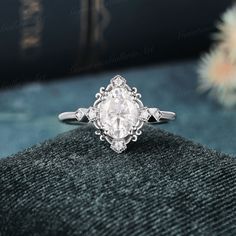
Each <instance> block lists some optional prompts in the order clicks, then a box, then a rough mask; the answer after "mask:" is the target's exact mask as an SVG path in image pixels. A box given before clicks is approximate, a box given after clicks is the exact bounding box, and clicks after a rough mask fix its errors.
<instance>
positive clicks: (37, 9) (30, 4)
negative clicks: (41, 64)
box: [19, 0, 43, 55]
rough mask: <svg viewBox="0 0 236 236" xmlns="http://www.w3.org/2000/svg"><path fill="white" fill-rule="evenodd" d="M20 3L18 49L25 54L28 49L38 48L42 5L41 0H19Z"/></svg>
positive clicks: (41, 28)
mask: <svg viewBox="0 0 236 236" xmlns="http://www.w3.org/2000/svg"><path fill="white" fill-rule="evenodd" d="M20 5H21V6H20V12H19V14H20V22H21V25H22V27H21V36H20V49H21V52H22V53H23V55H27V52H28V50H31V49H38V48H40V46H41V43H42V31H43V6H42V0H20ZM33 55H34V54H33Z"/></svg>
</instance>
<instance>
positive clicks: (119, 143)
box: [111, 140, 127, 153]
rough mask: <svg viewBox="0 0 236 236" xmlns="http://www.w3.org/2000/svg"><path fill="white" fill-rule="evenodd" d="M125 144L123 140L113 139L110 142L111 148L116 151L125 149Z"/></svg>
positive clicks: (119, 151)
mask: <svg viewBox="0 0 236 236" xmlns="http://www.w3.org/2000/svg"><path fill="white" fill-rule="evenodd" d="M126 148H127V147H126V144H125V141H124V140H113V141H112V144H111V149H112V150H114V151H115V152H117V153H121V152H123V151H124V150H125V149H126Z"/></svg>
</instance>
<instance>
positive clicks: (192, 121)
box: [0, 0, 236, 158]
mask: <svg viewBox="0 0 236 236" xmlns="http://www.w3.org/2000/svg"><path fill="white" fill-rule="evenodd" d="M229 9H232V10H231V11H230V14H231V15H230V17H228V18H227V17H225V18H222V16H224V14H225V12H227V11H229ZM0 12H1V14H0V52H1V53H0V62H1V64H0V157H1V158H3V157H6V156H8V155H12V154H14V153H16V152H18V151H22V150H23V149H25V148H27V147H30V146H32V145H34V144H36V145H37V144H38V143H40V142H42V141H45V140H47V139H49V138H53V137H55V136H56V135H57V134H59V133H62V132H65V131H67V130H70V129H74V128H76V127H74V126H68V125H65V124H61V123H59V122H58V120H57V115H58V114H59V113H60V112H63V111H70V110H71V111H74V110H76V108H78V107H87V106H90V105H91V104H92V103H93V102H94V99H95V98H94V94H95V93H96V92H98V90H99V88H100V87H101V86H105V85H107V84H108V82H109V80H110V79H111V78H112V77H114V76H115V75H116V74H120V75H122V76H123V77H125V78H126V79H127V80H128V83H129V84H130V86H136V87H137V88H138V89H139V92H140V93H141V94H142V100H143V102H144V104H145V105H146V106H150V107H155V106H158V107H159V108H160V109H162V110H170V111H175V112H176V113H177V116H178V119H177V120H176V121H175V122H171V123H169V124H166V125H163V126H162V125H161V126H160V128H163V129H166V130H168V131H170V132H173V133H175V134H177V135H181V136H184V137H186V138H187V139H191V140H193V141H195V142H198V143H201V144H203V145H205V146H207V147H210V148H213V149H215V150H217V151H221V152H224V153H228V154H230V155H235V154H236V146H235V143H236V122H235V121H236V109H235V106H234V105H235V104H234V101H236V99H235V100H234V95H235V93H236V88H235V87H236V69H235V67H236V66H235V65H236V60H234V59H235V58H233V57H231V56H229V52H232V51H234V50H233V49H234V48H235V45H236V36H235V30H236V11H235V10H234V2H233V1H232V0H224V1H222V0H215V1H212V0H204V1H203V0H191V1H190V0H179V1H173V0H165V1H160V0H129V1H128V0H66V1H65V0H56V1H55V0H51V1H46V0H8V1H1V2H0ZM233 16H235V19H234V17H233ZM229 18H230V20H229V22H228V19H229ZM219 22H223V23H225V25H226V26H228V25H231V23H232V24H234V25H233V26H235V30H233V31H232V30H231V31H230V33H231V34H230V36H231V35H234V36H235V41H233V42H235V44H234V43H233V44H232V45H230V46H228V45H229V44H226V43H225V41H224V39H225V38H226V37H228V36H227V35H226V34H223V33H222V34H221V35H220V36H221V38H220V37H218V38H217V37H214V34H215V33H216V32H220V31H223V30H224V29H225V28H226V27H225V28H223V29H222V25H221V26H218V24H219ZM225 25H224V26H225ZM230 29H231V28H230ZM228 31H229V30H228V28H227V32H228ZM222 35H223V36H222ZM216 38H217V39H216ZM219 38H220V39H219ZM217 40H218V41H220V43H219V42H218V41H217ZM222 41H224V42H223V43H222ZM217 42H218V44H217ZM230 42H231V41H230ZM216 44H217V45H216ZM222 45H223V46H222ZM231 46H232V50H231V48H230V47H231ZM217 47H218V48H217ZM219 48H220V49H222V48H223V49H222V53H223V54H224V55H226V54H227V58H229V57H230V60H228V61H227V62H229V61H230V63H231V64H230V65H233V66H234V67H232V68H231V67H230V69H228V68H229V67H227V66H228V64H229V63H228V64H227V66H226V65H225V64H224V65H223V66H224V67H223V69H222V67H219V66H218V64H217V67H216V66H215V65H216V64H213V62H215V61H217V63H218V62H219V61H220V62H222V61H223V62H225V60H223V59H222V60H221V58H222V57H220V60H216V59H215V58H216V57H215V54H217V53H215V54H214V57H213V56H212V54H210V55H208V57H204V58H205V60H202V59H201V58H202V57H203V56H202V55H205V54H206V53H207V52H211V50H215V51H216V52H219V51H220V50H219ZM217 50H218V51H217ZM235 51H236V50H235ZM217 55H218V54H217ZM220 55H222V54H220ZM210 56H212V57H210ZM209 57H210V59H211V60H210V59H209ZM235 57H236V53H235ZM206 58H207V59H206ZM217 58H218V57H217ZM213 59H214V60H213ZM212 65H213V66H215V67H213V68H214V71H213V72H214V73H215V71H216V72H217V73H215V74H214V73H211V74H210V72H212V70H211V68H212V67H210V66H212ZM220 66H222V64H220ZM199 68H200V69H199ZM219 68H220V69H219ZM199 71H200V73H199ZM209 71H210V72H209ZM208 72H209V73H208ZM229 73H230V74H229ZM226 74H227V77H226ZM224 78H226V79H224ZM228 78H230V79H228ZM226 80H227V81H230V83H228V82H227V83H226V82H225V81H226ZM216 82H217V83H216ZM199 85H200V86H199ZM226 85H227V86H228V87H226ZM204 86H205V87H206V88H207V89H208V90H209V89H210V90H211V88H213V89H212V90H213V93H214V95H213V96H211V95H210V94H212V93H211V92H210V93H209V92H204V89H203V90H201V89H200V90H201V91H200V90H199V87H204ZM233 86H235V87H233ZM230 89H231V90H230ZM202 91H203V92H202ZM229 94H230V96H229ZM235 103H236V102H235Z"/></svg>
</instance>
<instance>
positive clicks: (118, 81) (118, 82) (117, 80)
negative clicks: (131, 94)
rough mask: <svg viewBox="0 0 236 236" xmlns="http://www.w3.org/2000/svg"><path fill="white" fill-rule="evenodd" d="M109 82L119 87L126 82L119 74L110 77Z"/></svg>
mask: <svg viewBox="0 0 236 236" xmlns="http://www.w3.org/2000/svg"><path fill="white" fill-rule="evenodd" d="M111 83H112V84H113V85H114V86H116V87H121V86H122V85H124V84H125V83H126V81H125V79H124V78H123V77H121V76H120V75H117V76H116V77H114V78H113V79H111Z"/></svg>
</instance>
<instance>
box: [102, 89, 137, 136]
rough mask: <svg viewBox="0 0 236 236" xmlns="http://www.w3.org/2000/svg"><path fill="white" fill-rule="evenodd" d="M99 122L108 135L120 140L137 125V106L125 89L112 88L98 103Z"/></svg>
mask: <svg viewBox="0 0 236 236" xmlns="http://www.w3.org/2000/svg"><path fill="white" fill-rule="evenodd" d="M99 108H100V122H101V125H102V127H103V129H104V130H106V131H108V135H109V136H111V137H112V138H114V139H122V138H125V137H126V136H128V135H129V132H130V131H131V130H132V128H133V126H135V125H137V122H138V116H139V105H138V103H137V102H135V101H134V99H133V97H132V96H131V95H130V94H129V92H128V90H127V89H125V88H114V89H112V90H111V91H110V92H109V93H108V96H107V97H106V99H105V100H104V101H102V102H101V103H100V106H99Z"/></svg>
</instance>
